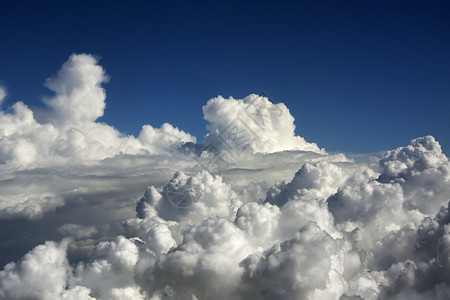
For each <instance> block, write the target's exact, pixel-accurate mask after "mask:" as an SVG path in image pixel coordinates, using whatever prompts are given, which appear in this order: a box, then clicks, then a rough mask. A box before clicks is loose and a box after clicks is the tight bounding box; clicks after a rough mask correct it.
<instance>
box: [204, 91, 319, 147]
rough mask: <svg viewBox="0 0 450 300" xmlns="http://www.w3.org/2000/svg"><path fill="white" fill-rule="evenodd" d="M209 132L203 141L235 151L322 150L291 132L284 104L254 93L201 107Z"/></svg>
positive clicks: (291, 125)
mask: <svg viewBox="0 0 450 300" xmlns="http://www.w3.org/2000/svg"><path fill="white" fill-rule="evenodd" d="M203 114H204V117H205V119H206V120H207V121H208V122H209V124H208V126H207V129H208V131H209V134H208V135H207V136H206V137H205V141H204V142H203V143H204V144H205V145H210V144H211V145H212V146H214V147H217V148H221V149H223V148H225V149H231V151H233V152H235V153H240V152H244V151H250V152H252V153H271V152H277V151H283V150H304V151H312V152H323V151H324V150H322V149H319V147H318V146H317V145H316V144H314V143H308V142H306V141H305V140H304V139H303V138H302V137H299V136H296V135H295V133H294V130H295V125H294V117H292V115H291V114H290V112H289V110H288V109H287V107H286V106H285V105H284V104H283V103H278V104H274V103H272V102H270V101H269V99H267V98H266V97H262V96H258V95H255V94H252V95H249V96H247V97H245V98H244V99H234V98H233V97H230V98H228V99H225V98H223V97H222V96H219V97H217V98H213V99H211V100H209V101H208V103H207V104H206V105H205V106H203Z"/></svg>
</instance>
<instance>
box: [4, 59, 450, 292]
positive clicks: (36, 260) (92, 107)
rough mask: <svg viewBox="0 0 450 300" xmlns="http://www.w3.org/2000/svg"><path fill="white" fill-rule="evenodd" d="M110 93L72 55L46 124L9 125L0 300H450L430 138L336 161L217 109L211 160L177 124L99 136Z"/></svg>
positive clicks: (252, 109)
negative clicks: (135, 133)
mask: <svg viewBox="0 0 450 300" xmlns="http://www.w3.org/2000/svg"><path fill="white" fill-rule="evenodd" d="M107 80H108V76H107V75H106V74H105V72H104V70H103V68H102V67H101V66H100V65H99V64H98V61H97V59H96V58H94V57H93V56H91V55H87V54H79V55H72V56H71V57H70V58H69V59H68V61H67V62H65V63H64V64H63V66H62V68H61V69H60V70H59V72H58V73H57V74H56V75H55V76H53V77H51V78H49V79H47V81H45V86H46V87H47V88H49V89H50V90H51V91H52V92H53V93H54V96H53V97H49V98H46V99H44V103H45V105H46V107H45V108H44V109H42V108H40V109H37V108H29V107H27V105H25V104H24V103H22V102H17V103H15V104H14V105H12V107H9V108H4V107H3V108H4V110H1V111H0V191H1V192H0V223H1V224H0V237H1V242H0V256H1V257H2V259H1V263H2V265H1V266H0V267H1V268H2V270H1V271H0V299H77V300H79V299H391V298H392V299H409V300H411V299H449V298H450V286H449V283H450V211H449V206H448V204H449V201H450V163H449V161H448V159H447V157H446V156H445V155H444V154H443V153H442V151H441V147H440V145H439V143H438V142H437V141H436V140H435V139H434V138H433V137H432V136H425V137H418V138H416V139H414V140H412V141H411V143H410V144H409V145H403V146H401V147H399V148H397V149H394V150H390V151H385V152H382V153H380V154H377V155H354V156H349V155H344V154H340V153H337V154H336V153H334V154H330V153H327V152H326V151H325V149H321V148H319V147H318V146H317V145H316V144H314V143H310V142H307V141H305V140H304V139H303V138H302V137H299V136H296V135H295V125H294V117H293V116H292V115H291V114H290V112H289V110H288V108H287V107H286V106H285V105H284V104H283V103H278V104H275V103H272V102H271V101H270V100H269V99H268V98H267V97H263V96H260V95H255V94H252V95H249V96H247V97H245V98H244V99H234V98H232V97H230V98H228V99H225V98H223V97H221V96H218V97H216V98H213V99H211V100H209V101H208V102H207V103H206V105H205V106H204V107H203V113H204V118H205V120H207V121H208V126H207V129H208V132H209V133H208V134H207V135H206V136H205V138H204V140H203V142H202V143H197V141H196V138H195V137H194V136H192V135H190V134H189V133H187V132H185V131H183V130H181V129H178V128H176V127H174V126H172V125H170V124H168V123H165V124H163V125H162V126H161V128H155V127H152V126H151V125H144V126H142V130H141V132H140V134H139V135H138V136H137V137H135V136H127V135H124V134H122V133H120V132H119V131H118V130H117V129H115V128H114V127H112V126H109V125H107V124H104V123H100V122H96V120H97V119H98V118H99V117H101V116H102V115H103V113H104V109H105V99H106V93H105V90H104V88H103V87H102V84H103V83H105V82H106V81H107ZM6 96H7V92H6V90H5V89H4V88H2V87H0V105H1V103H2V101H3V99H4V98H5V97H6Z"/></svg>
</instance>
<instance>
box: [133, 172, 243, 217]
mask: <svg viewBox="0 0 450 300" xmlns="http://www.w3.org/2000/svg"><path fill="white" fill-rule="evenodd" d="M240 204H241V202H240V200H239V199H238V198H237V195H236V194H235V192H234V191H233V190H232V189H231V187H230V186H229V185H227V184H226V183H224V182H223V181H222V178H221V177H220V176H215V175H212V174H211V173H208V172H207V171H202V172H199V173H196V174H194V175H192V176H188V175H186V174H184V173H183V172H177V173H176V174H175V175H174V177H173V178H172V179H171V180H170V181H169V183H167V185H165V186H164V188H163V189H162V191H157V190H156V189H155V188H154V187H149V188H148V189H147V191H146V193H145V196H144V197H143V198H142V199H141V201H140V202H139V203H138V206H137V212H138V215H139V216H140V217H141V218H149V217H152V216H154V214H155V213H156V214H157V215H158V217H161V218H163V219H165V220H173V221H177V222H181V223H186V224H199V223H200V222H201V221H202V220H204V219H206V218H208V217H211V216H213V217H225V218H230V219H233V218H234V215H235V213H236V211H237V209H238V208H239V206H240Z"/></svg>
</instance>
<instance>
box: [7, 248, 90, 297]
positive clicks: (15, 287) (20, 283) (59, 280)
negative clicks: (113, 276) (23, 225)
mask: <svg viewBox="0 0 450 300" xmlns="http://www.w3.org/2000/svg"><path fill="white" fill-rule="evenodd" d="M67 244H68V241H67V240H66V241H62V242H61V243H59V244H57V243H54V242H46V243H45V244H44V245H39V246H37V247H35V248H34V249H33V250H32V251H30V252H29V253H28V254H27V255H25V256H24V257H23V258H22V260H21V261H20V262H19V263H17V264H16V263H10V264H8V265H6V266H5V268H4V269H3V271H1V272H0V298H2V299H74V298H76V299H91V297H90V296H89V293H90V290H89V289H88V288H85V287H79V286H72V287H70V286H69V288H67V286H68V279H69V278H68V277H69V276H70V266H69V264H68V261H67V258H66V247H67Z"/></svg>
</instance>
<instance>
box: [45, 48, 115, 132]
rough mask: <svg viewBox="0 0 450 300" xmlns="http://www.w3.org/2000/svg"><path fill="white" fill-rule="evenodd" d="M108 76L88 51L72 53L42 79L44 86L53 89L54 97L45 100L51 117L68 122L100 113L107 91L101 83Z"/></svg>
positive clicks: (80, 120)
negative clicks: (50, 74) (50, 73)
mask: <svg viewBox="0 0 450 300" xmlns="http://www.w3.org/2000/svg"><path fill="white" fill-rule="evenodd" d="M107 80H108V77H107V76H106V74H105V72H104V70H103V68H102V67H101V66H99V65H98V64H97V59H96V58H94V57H93V56H91V55H87V54H79V55H72V56H71V57H70V58H69V60H68V61H66V62H65V63H64V64H63V66H62V68H61V69H60V70H59V72H58V74H57V75H56V76H54V77H51V78H49V79H47V81H46V82H45V86H46V87H47V88H49V89H50V90H51V91H53V92H55V96H54V97H53V98H49V99H47V100H46V103H47V105H48V106H49V107H51V108H52V109H53V111H52V113H53V115H52V118H51V119H50V121H52V122H55V123H57V124H68V125H69V126H70V125H76V124H79V123H83V122H85V121H95V120H96V119H97V118H99V117H101V116H103V111H104V109H105V98H106V93H105V90H104V89H103V88H102V86H101V84H102V83H103V82H106V81H107Z"/></svg>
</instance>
